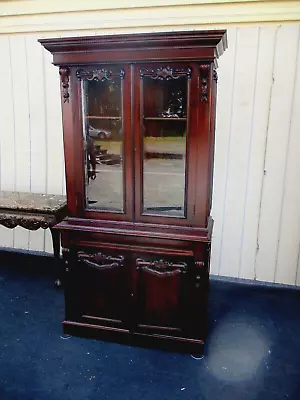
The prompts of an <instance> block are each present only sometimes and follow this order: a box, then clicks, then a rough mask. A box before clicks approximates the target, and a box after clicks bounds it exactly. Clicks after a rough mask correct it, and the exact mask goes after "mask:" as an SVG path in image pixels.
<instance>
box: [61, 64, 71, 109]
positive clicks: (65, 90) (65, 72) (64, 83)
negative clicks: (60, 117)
mask: <svg viewBox="0 0 300 400" xmlns="http://www.w3.org/2000/svg"><path fill="white" fill-rule="evenodd" d="M59 75H60V81H61V88H62V89H61V90H62V97H63V101H64V103H69V100H70V94H69V81H70V78H69V77H70V68H69V67H60V68H59Z"/></svg>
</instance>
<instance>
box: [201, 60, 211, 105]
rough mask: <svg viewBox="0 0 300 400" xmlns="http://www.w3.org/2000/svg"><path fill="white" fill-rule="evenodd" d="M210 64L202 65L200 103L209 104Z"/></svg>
mask: <svg viewBox="0 0 300 400" xmlns="http://www.w3.org/2000/svg"><path fill="white" fill-rule="evenodd" d="M209 70H210V64H202V65H200V84H201V88H200V101H202V102H203V103H207V100H208V75H209Z"/></svg>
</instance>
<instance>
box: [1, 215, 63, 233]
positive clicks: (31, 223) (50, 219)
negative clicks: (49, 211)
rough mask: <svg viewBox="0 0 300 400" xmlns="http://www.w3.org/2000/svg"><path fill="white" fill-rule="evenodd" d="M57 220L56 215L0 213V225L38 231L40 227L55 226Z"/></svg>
mask: <svg viewBox="0 0 300 400" xmlns="http://www.w3.org/2000/svg"><path fill="white" fill-rule="evenodd" d="M56 223H57V220H56V218H55V216H54V215H34V214H21V213H20V214H18V213H16V214H14V213H0V225H3V226H5V227H6V228H9V229H13V228H15V227H16V226H21V227H22V228H25V229H28V230H31V231H36V230H37V229H39V228H43V229H47V228H50V227H52V226H54V225H55V224H56Z"/></svg>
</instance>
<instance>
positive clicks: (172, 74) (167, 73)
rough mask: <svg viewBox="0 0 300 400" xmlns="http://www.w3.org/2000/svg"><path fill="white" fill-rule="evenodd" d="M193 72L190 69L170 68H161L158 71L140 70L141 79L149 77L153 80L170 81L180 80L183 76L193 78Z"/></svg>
mask: <svg viewBox="0 0 300 400" xmlns="http://www.w3.org/2000/svg"><path fill="white" fill-rule="evenodd" d="M191 74H192V70H191V69H190V68H182V69H178V68H170V67H168V66H167V67H161V68H156V69H146V68H142V69H141V70H140V77H141V78H143V77H144V76H148V77H150V78H151V79H160V80H164V79H166V80H170V79H178V78H180V77H182V76H187V77H188V78H190V77H191Z"/></svg>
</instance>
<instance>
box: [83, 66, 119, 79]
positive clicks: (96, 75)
mask: <svg viewBox="0 0 300 400" xmlns="http://www.w3.org/2000/svg"><path fill="white" fill-rule="evenodd" d="M76 76H77V78H78V79H79V80H83V79H86V80H88V81H99V82H104V81H111V80H112V79H114V78H116V77H120V78H121V79H124V77H125V71H124V70H123V69H121V70H120V72H118V73H116V72H113V71H111V70H109V69H103V68H102V69H95V70H92V71H85V70H84V69H78V70H77V71H76Z"/></svg>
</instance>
